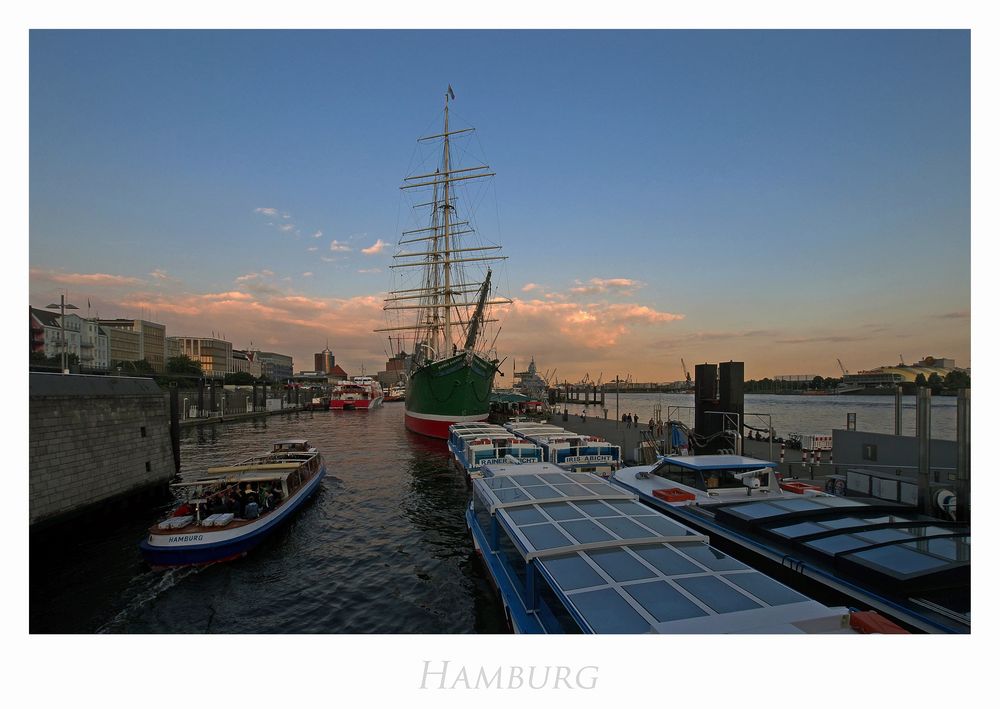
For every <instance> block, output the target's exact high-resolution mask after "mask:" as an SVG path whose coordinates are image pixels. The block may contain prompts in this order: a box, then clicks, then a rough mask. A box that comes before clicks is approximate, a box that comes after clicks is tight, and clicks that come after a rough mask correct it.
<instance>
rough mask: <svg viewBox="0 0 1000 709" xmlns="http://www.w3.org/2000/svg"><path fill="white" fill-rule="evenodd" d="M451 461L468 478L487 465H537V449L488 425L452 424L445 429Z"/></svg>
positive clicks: (510, 434)
mask: <svg viewBox="0 0 1000 709" xmlns="http://www.w3.org/2000/svg"><path fill="white" fill-rule="evenodd" d="M448 450H449V451H450V452H451V455H452V461H453V462H454V464H455V467H457V468H458V469H459V470H461V471H462V472H464V473H465V474H466V475H468V476H475V475H478V474H479V469H480V467H482V466H483V465H484V464H487V463H511V464H514V465H516V464H518V463H538V462H541V460H542V450H541V448H540V447H539V446H538V445H537V444H535V443H532V442H531V441H528V440H525V439H523V438H520V437H519V436H517V435H516V434H513V433H511V432H510V431H508V430H507V429H505V428H502V427H501V426H496V425H494V424H488V423H471V424H452V425H451V426H449V427H448Z"/></svg>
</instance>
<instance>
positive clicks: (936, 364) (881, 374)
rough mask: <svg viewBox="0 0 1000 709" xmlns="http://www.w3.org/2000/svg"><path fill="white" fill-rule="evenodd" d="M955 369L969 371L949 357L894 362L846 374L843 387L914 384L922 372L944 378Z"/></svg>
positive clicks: (928, 375)
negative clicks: (911, 362) (958, 365)
mask: <svg viewBox="0 0 1000 709" xmlns="http://www.w3.org/2000/svg"><path fill="white" fill-rule="evenodd" d="M954 371H959V372H968V371H969V370H967V369H962V368H961V367H956V366H955V360H954V359H951V358H947V357H932V356H931V357H924V358H923V359H922V360H920V361H919V362H914V363H913V364H903V363H902V362H900V364H894V365H888V366H883V367H876V368H874V369H866V370H862V371H860V372H856V373H854V374H847V373H845V374H844V383H843V385H842V387H841V388H842V389H843V388H852V389H869V388H875V387H886V386H896V385H897V384H913V383H914V382H916V379H917V377H918V376H920V375H921V374H923V375H924V379H925V380H927V379H929V378H930V377H931V375H933V374H937V375H938V376H939V377H941V378H942V379H944V378H945V377H946V376H948V374H950V373H951V372H954Z"/></svg>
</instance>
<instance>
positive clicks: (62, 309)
mask: <svg viewBox="0 0 1000 709" xmlns="http://www.w3.org/2000/svg"><path fill="white" fill-rule="evenodd" d="M45 308H46V309H47V310H51V309H54V308H59V330H60V332H59V340H60V343H61V344H62V373H63V374H69V365H68V364H67V363H66V308H69V309H70V310H79V308H78V307H76V306H75V305H71V304H70V303H67V302H66V294H65V293H63V294H62V295H60V296H59V304H58V305H56V304H55V303H50V304H49V305H46V306H45Z"/></svg>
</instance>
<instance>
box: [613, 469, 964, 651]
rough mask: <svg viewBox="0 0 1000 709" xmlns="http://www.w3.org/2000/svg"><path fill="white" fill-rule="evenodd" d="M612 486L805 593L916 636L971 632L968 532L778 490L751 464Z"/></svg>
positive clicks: (619, 477) (649, 473)
mask: <svg viewBox="0 0 1000 709" xmlns="http://www.w3.org/2000/svg"><path fill="white" fill-rule="evenodd" d="M611 482H612V483H613V484H614V485H615V486H616V487H617V488H618V489H620V490H622V491H624V492H628V493H632V494H635V495H637V496H638V497H639V499H640V500H641V501H642V502H644V503H646V504H647V505H649V506H650V507H652V508H654V509H657V510H660V511H662V512H664V513H665V514H667V515H668V516H669V517H671V518H672V519H674V520H675V521H677V522H679V523H682V524H684V525H686V526H688V527H691V528H692V529H695V530H697V531H699V532H701V533H703V534H707V535H709V537H710V539H711V540H712V542H713V543H714V544H717V545H720V546H724V547H725V548H726V549H727V551H730V552H732V553H733V554H735V555H737V556H739V557H740V558H741V559H743V560H744V561H747V562H748V563H752V564H753V565H754V566H756V567H758V568H761V569H763V570H765V571H767V572H768V573H770V574H774V575H777V576H779V577H780V578H781V579H782V580H784V581H785V582H786V583H789V584H790V585H792V586H795V587H796V588H800V589H806V588H808V589H811V590H812V589H816V590H822V592H823V593H824V596H825V597H828V598H836V599H837V600H838V601H839V602H842V603H845V604H850V605H852V606H863V607H865V608H869V609H872V610H874V611H877V612H878V613H880V614H881V615H882V616H885V617H887V618H890V619H892V620H893V621H895V622H896V623H899V624H902V625H903V626H905V627H907V628H910V629H912V630H917V631H922V632H929V633H942V632H943V633H968V632H969V631H970V629H971V606H970V600H971V583H970V579H971V533H970V528H969V525H968V524H965V523H961V522H956V521H954V520H949V519H941V518H936V517H931V516H929V515H925V514H920V513H919V512H918V511H917V510H916V509H915V508H913V507H908V506H905V505H900V504H897V503H887V502H885V501H884V500H878V499H873V498H856V497H843V496H840V495H832V494H829V493H827V492H825V491H824V490H823V489H822V488H821V487H819V486H812V485H808V484H803V483H800V482H797V481H789V480H778V477H777V475H776V474H775V471H774V464H773V463H770V462H768V461H763V460H758V459H754V458H747V457H744V456H735V455H695V456H667V457H664V458H662V459H661V460H659V461H658V462H657V463H656V465H646V466H636V467H630V468H622V469H620V470H618V471H616V472H615V474H614V476H613V477H612V479H611Z"/></svg>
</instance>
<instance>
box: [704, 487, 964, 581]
mask: <svg viewBox="0 0 1000 709" xmlns="http://www.w3.org/2000/svg"><path fill="white" fill-rule="evenodd" d="M716 519H717V520H718V521H720V522H723V523H726V522H731V521H733V520H739V522H740V523H741V526H742V528H744V529H746V528H748V527H749V528H750V529H751V530H754V531H756V532H758V533H760V534H761V535H763V536H767V537H769V538H771V539H774V540H776V541H779V542H782V543H784V544H787V545H791V546H794V547H797V548H800V549H801V550H802V551H803V552H810V553H814V554H817V555H819V556H821V557H823V558H827V559H829V560H831V561H832V560H837V561H838V562H840V563H847V564H850V565H853V566H854V567H855V569H856V570H857V569H863V570H867V571H871V572H876V573H878V574H881V575H882V576H883V577H889V578H892V579H895V580H898V581H907V580H910V579H914V578H916V577H918V576H923V575H927V574H933V573H938V572H941V571H946V570H949V569H956V568H958V567H961V566H968V564H969V562H970V556H971V543H970V536H969V528H968V527H967V526H965V525H960V524H956V523H953V522H946V521H942V520H937V519H935V518H932V517H928V516H924V515H920V514H918V513H916V512H915V511H912V510H908V509H906V508H903V507H899V506H896V505H882V504H871V503H870V502H867V501H865V500H857V499H850V498H844V497H837V496H832V495H817V496H815V497H807V498H802V499H788V498H781V499H775V500H769V501H767V502H749V503H736V504H730V505H720V506H719V507H718V508H716Z"/></svg>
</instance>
